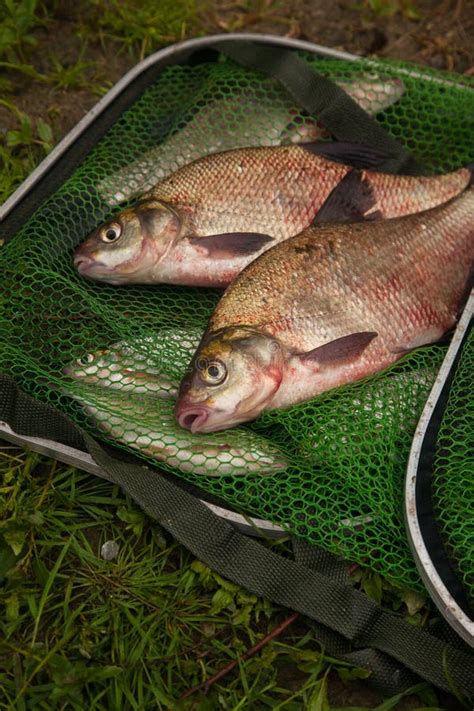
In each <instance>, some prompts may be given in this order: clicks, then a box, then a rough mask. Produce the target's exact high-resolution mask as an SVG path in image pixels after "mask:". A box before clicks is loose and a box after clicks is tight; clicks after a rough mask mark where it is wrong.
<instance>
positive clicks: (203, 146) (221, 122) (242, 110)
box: [97, 74, 405, 205]
mask: <svg viewBox="0 0 474 711" xmlns="http://www.w3.org/2000/svg"><path fill="white" fill-rule="evenodd" d="M335 83H336V84H338V85H339V86H340V87H341V88H342V89H344V90H345V91H346V93H347V94H349V96H351V97H352V98H353V99H354V101H356V102H357V103H358V104H359V106H361V107H362V108H363V109H364V110H365V111H367V112H368V113H369V114H372V115H374V114H376V113H378V112H379V111H383V110H384V109H386V108H388V107H389V106H391V105H392V104H394V103H395V102H396V101H398V100H399V99H400V98H401V97H402V96H403V94H404V92H405V87H404V85H403V82H402V81H401V80H400V79H383V78H381V77H378V76H377V75H371V74H367V75H362V76H360V77H359V78H358V79H353V80H342V79H338V80H336V82H335ZM234 92H235V93H234V95H233V96H228V97H225V98H222V99H216V98H214V99H210V100H209V102H208V103H206V105H205V106H203V107H202V108H200V109H199V110H198V111H197V112H194V113H193V114H192V116H191V118H189V120H187V122H186V123H185V124H184V126H183V125H182V117H179V119H178V120H175V122H174V123H175V125H174V126H173V128H172V131H171V135H170V136H169V137H167V138H166V140H164V141H163V142H162V143H160V144H159V145H158V146H156V147H155V148H152V149H150V150H149V151H147V152H146V153H145V154H144V155H143V157H141V158H140V159H138V160H136V161H134V162H133V163H132V164H130V165H126V166H124V167H123V168H120V169H119V170H117V171H115V172H114V173H113V174H111V175H109V176H107V178H105V179H104V180H102V181H101V182H100V183H99V184H98V186H97V188H98V191H99V193H100V195H101V196H102V197H103V199H104V200H106V201H107V202H108V203H109V204H110V205H117V204H119V203H120V202H123V201H124V200H130V199H131V198H134V197H137V196H139V195H142V194H143V193H144V192H146V191H148V190H150V189H151V188H152V187H153V186H154V185H156V183H157V181H158V180H161V179H163V178H165V177H166V176H167V175H169V174H170V173H172V172H174V171H175V170H177V169H178V168H180V167H181V166H183V165H186V164H187V163H191V162H192V161H193V160H196V159H197V158H202V157H203V156H205V155H209V154H210V153H217V152H219V151H226V150H230V149H233V148H245V147H248V146H278V145H281V144H284V143H307V142H309V141H316V140H320V139H323V138H328V134H327V133H326V132H325V131H324V129H323V128H322V127H321V126H320V125H319V124H318V123H317V121H316V120H315V119H314V118H312V117H311V116H305V115H304V114H301V112H300V111H299V110H298V109H297V108H296V107H292V106H290V105H288V104H287V103H286V102H285V100H284V98H283V97H281V98H280V97H278V96H276V95H275V94H274V92H269V93H268V94H267V95H265V94H262V95H261V96H252V95H249V93H248V91H246V90H244V89H242V90H238V89H234ZM202 100H203V99H202V98H201V101H202Z"/></svg>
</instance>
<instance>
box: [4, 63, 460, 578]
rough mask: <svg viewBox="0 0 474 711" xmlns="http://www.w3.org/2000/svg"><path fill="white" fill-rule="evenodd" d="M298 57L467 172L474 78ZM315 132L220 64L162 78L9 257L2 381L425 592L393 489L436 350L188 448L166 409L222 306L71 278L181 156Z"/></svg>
mask: <svg viewBox="0 0 474 711" xmlns="http://www.w3.org/2000/svg"><path fill="white" fill-rule="evenodd" d="M306 59H307V61H309V62H310V63H311V64H313V65H314V66H316V68H317V70H318V71H319V72H321V73H323V74H325V75H326V76H329V77H331V78H333V79H335V80H337V81H339V82H340V83H341V85H342V86H343V87H344V88H346V89H347V90H348V91H349V92H350V93H352V95H353V96H354V97H355V98H356V99H357V100H358V101H359V102H360V103H361V104H362V105H363V106H364V108H366V109H367V110H368V111H370V112H371V113H373V114H376V115H377V118H378V119H379V120H380V122H381V123H382V124H383V125H384V126H385V128H386V129H387V130H388V131H389V132H390V133H391V134H392V135H393V136H394V137H395V138H397V139H399V140H400V141H401V142H402V143H404V144H405V145H406V146H407V147H408V148H409V149H411V150H412V151H413V154H414V156H415V158H416V159H417V160H419V162H420V163H422V164H423V165H424V166H426V167H427V168H428V170H431V171H433V172H440V173H441V172H445V171H448V170H452V169H455V168H457V167H460V166H461V165H463V164H465V163H467V162H468V161H469V160H470V159H472V155H474V131H472V121H473V116H474V99H473V96H474V92H472V86H473V83H472V80H469V79H467V78H466V79H464V78H463V81H464V82H465V84H464V85H460V84H459V83H457V82H458V81H459V79H458V78H456V77H451V76H449V75H446V74H440V73H436V72H434V71H430V72H429V79H427V78H420V76H419V75H418V72H417V71H416V70H414V69H413V68H410V67H408V66H405V65H401V64H397V63H386V62H377V63H374V62H367V61H363V60H360V61H357V62H342V61H339V60H330V59H314V57H312V58H311V59H310V58H308V57H307V58H306ZM469 82H471V83H470V84H469ZM469 86H471V88H469ZM316 135H317V136H318V137H319V138H321V139H324V138H325V136H324V132H323V130H322V129H321V128H320V127H319V126H318V125H317V124H316V123H315V122H314V121H313V120H311V119H309V118H308V117H307V116H306V115H305V114H304V112H301V111H300V110H299V109H298V107H295V106H294V105H293V103H292V101H291V100H290V99H289V97H288V96H287V94H286V93H285V91H284V90H283V89H281V88H280V87H279V86H278V85H277V84H275V83H274V82H273V81H272V80H270V79H265V78H262V76H260V75H258V74H256V73H253V72H250V71H247V70H244V69H242V68H239V67H238V66H236V65H235V64H234V63H232V62H231V61H229V60H226V61H220V62H217V63H204V64H200V65H196V66H180V65H177V66H172V67H167V68H166V69H165V70H164V71H163V72H162V73H161V75H160V77H159V78H158V79H157V80H156V81H155V83H153V84H152V85H150V86H149V88H148V89H147V90H146V91H145V92H144V93H143V94H142V95H141V97H140V98H139V99H138V100H137V101H136V102H135V103H134V105H133V106H132V107H131V108H130V109H129V110H128V111H126V112H125V113H124V114H123V115H122V116H121V117H120V119H119V120H118V121H117V122H116V124H115V125H114V126H113V128H112V129H111V130H110V131H109V132H108V133H107V134H106V135H105V137H104V138H103V139H101V140H100V142H99V143H98V144H97V145H96V147H95V148H94V149H93V150H92V151H91V152H90V153H89V155H87V156H86V157H85V159H84V161H83V162H82V164H81V165H80V167H79V168H78V169H77V170H76V171H75V172H74V174H73V175H72V177H71V178H70V179H68V180H67V181H66V182H65V183H64V184H63V185H62V186H61V188H60V189H58V190H57V191H56V192H55V194H54V195H53V196H52V197H50V198H49V199H47V200H46V201H45V202H44V204H43V205H42V206H41V207H40V208H39V209H38V210H37V211H36V212H35V214H34V215H33V216H32V217H31V218H30V219H29V220H28V222H27V223H26V224H25V225H24V226H23V228H22V229H21V230H20V231H19V232H18V233H17V234H16V235H14V236H13V237H12V239H10V240H9V241H8V242H7V243H6V244H5V245H4V246H3V247H2V248H1V250H0V261H1V270H2V280H3V284H4V289H3V304H2V313H1V315H0V324H1V325H0V329H1V333H0V371H1V372H4V373H6V374H8V375H11V376H13V377H14V378H15V380H16V381H17V382H18V384H19V385H20V386H21V387H22V388H23V389H24V390H25V391H27V392H29V393H30V394H32V395H33V396H35V397H37V398H40V399H42V400H44V401H47V402H49V403H51V404H53V405H55V406H57V407H59V408H60V409H61V410H62V411H63V412H65V413H66V414H68V415H69V416H71V417H72V418H73V419H74V420H75V421H76V422H78V423H79V424H80V425H82V426H84V427H85V428H86V429H87V430H88V431H90V432H91V433H92V434H94V435H95V436H96V437H99V438H103V439H107V440H108V441H110V440H113V441H114V442H115V443H117V445H118V446H122V447H126V448H132V449H133V451H134V452H136V453H138V454H139V456H142V457H145V458H148V459H149V460H150V459H151V461H152V462H156V460H158V461H160V462H161V467H162V468H163V469H165V470H169V471H171V472H174V473H176V474H177V475H179V476H181V477H184V478H186V479H188V480H189V481H191V482H193V483H195V484H198V486H200V487H201V488H202V489H204V490H206V491H208V492H210V493H212V494H214V495H217V496H219V497H220V498H221V499H223V500H225V501H226V502H228V503H229V504H230V505H231V506H232V507H234V508H235V509H237V510H240V511H244V512H247V513H249V514H252V515H255V516H258V517H261V518H265V519H267V520H271V521H272V522H274V523H278V524H280V525H282V526H283V527H285V528H286V529H288V530H289V531H291V532H293V533H295V534H296V535H298V536H301V537H302V538H304V539H306V540H308V541H311V542H314V543H317V544H319V545H321V546H323V547H325V548H327V549H329V550H331V551H335V552H337V553H339V554H342V555H344V556H345V557H346V558H347V559H349V560H352V561H356V562H359V563H363V564H365V565H368V566H371V567H373V568H374V569H376V570H379V571H381V572H382V573H383V574H384V575H385V576H386V577H388V578H389V579H390V580H392V581H393V582H395V583H398V584H400V585H405V586H409V587H412V588H417V587H419V586H420V585H421V584H420V581H419V577H418V574H417V571H416V568H415V566H414V563H413V562H412V558H411V555H410V552H409V548H408V544H407V543H406V536H405V533H404V529H403V516H402V511H403V480H404V473H405V468H406V462H407V458H408V452H409V447H410V442H411V437H412V434H413V431H414V427H415V425H416V422H417V419H418V417H419V415H420V413H421V410H422V408H423V405H424V402H425V399H426V396H427V393H428V392H429V389H430V387H431V384H432V382H433V380H434V378H435V374H436V371H437V369H438V367H439V365H440V363H441V361H442V358H443V356H444V353H445V347H443V346H432V347H429V348H423V349H419V350H418V351H416V352H414V353H412V354H410V355H409V356H408V357H406V358H404V359H403V360H402V361H400V362H399V363H398V364H397V365H396V366H395V367H393V368H391V369H390V370H389V371H388V372H386V373H383V374H380V375H378V376H376V377H374V378H371V379H370V380H367V381H364V382H360V383H357V384H354V385H351V386H347V387H345V388H342V389H339V390H337V391H334V392H331V393H328V394H326V395H324V396H321V397H319V398H318V399H315V400H314V401H311V402H308V403H305V404H302V405H299V406H297V407H294V408H292V409H291V410H288V411H286V412H280V411H274V412H271V413H267V414H265V415H264V416H262V417H260V418H259V419H258V420H257V421H256V422H254V423H250V424H248V425H247V426H243V427H240V428H236V429H234V430H232V431H228V432H224V433H220V434H214V435H205V436H198V435H195V436H193V435H191V434H190V433H189V432H185V431H184V430H181V429H180V428H178V426H177V425H176V423H175V421H174V418H173V415H172V410H173V398H174V397H175V394H176V387H177V384H178V383H179V380H180V377H181V376H182V374H183V371H184V368H185V367H186V365H187V363H188V361H189V358H190V356H191V355H192V353H193V351H194V348H195V346H196V342H197V340H198V339H199V336H200V334H201V333H202V332H203V330H204V328H205V326H206V323H207V319H208V318H209V315H210V313H211V312H212V309H213V307H214V306H215V304H216V303H217V301H218V299H219V295H220V293H219V292H217V291H213V290H206V289H193V288H184V287H170V286H154V287H136V286H130V287H122V288H117V287H113V286H109V285H107V284H103V283H94V282H91V281H86V280H84V279H82V278H81V277H80V276H79V275H78V274H77V273H76V271H75V270H74V268H73V265H72V252H73V248H74V246H75V245H77V244H78V243H79V242H80V241H82V240H83V239H84V237H85V236H86V235H87V234H88V233H89V232H91V231H92V230H93V229H94V228H95V227H96V226H97V225H98V224H100V223H101V222H103V221H104V220H106V219H108V218H109V217H110V216H111V215H112V214H114V211H116V210H117V202H118V201H122V205H123V204H124V203H123V201H124V200H125V201H128V202H130V201H132V200H133V197H134V196H135V195H136V194H139V193H140V192H141V191H142V190H144V189H145V188H147V187H149V185H151V184H153V182H154V181H155V180H157V179H159V178H160V177H163V176H164V175H166V174H168V173H170V172H172V171H173V170H175V169H176V168H177V167H178V166H180V165H182V164H184V163H186V162H188V161H189V160H191V159H193V158H196V157H198V156H199V155H203V154H205V153H207V152H212V151H216V150H223V149H228V148H233V147H238V146H244V145H264V144H266V145H271V144H278V143H288V142H291V141H303V140H307V138H308V136H311V139H312V140H314V137H315V136H316ZM127 204H128V203H127ZM87 354H88V355H87ZM78 359H79V360H78ZM71 376H74V377H71ZM151 475H152V474H151ZM459 482H460V483H459V486H462V475H460V478H459ZM443 507H445V502H444V500H443ZM446 515H447V516H448V517H449V516H451V513H450V514H446ZM456 516H457V518H456V521H460V520H461V518H462V514H461V513H459V514H456ZM452 520H453V521H454V513H453V519H452ZM463 530H465V529H464V528H462V527H461V525H459V527H458V528H457V531H458V534H457V535H458V536H461V537H462V536H463V535H464V534H463V533H462V531H463ZM455 545H456V546H458V543H455ZM461 549H462V544H459V550H460V551H461ZM470 583H471V584H472V580H471V581H470Z"/></svg>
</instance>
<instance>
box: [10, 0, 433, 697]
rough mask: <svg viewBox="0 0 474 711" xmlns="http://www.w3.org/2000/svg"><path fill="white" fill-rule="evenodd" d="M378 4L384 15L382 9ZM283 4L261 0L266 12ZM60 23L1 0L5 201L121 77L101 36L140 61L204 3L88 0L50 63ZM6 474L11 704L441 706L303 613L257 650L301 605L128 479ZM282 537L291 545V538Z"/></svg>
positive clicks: (380, 586)
mask: <svg viewBox="0 0 474 711" xmlns="http://www.w3.org/2000/svg"><path fill="white" fill-rule="evenodd" d="M369 5H370V7H371V9H372V10H373V11H374V12H377V11H378V7H379V5H380V4H379V5H377V3H369ZM405 5H406V6H407V7H408V6H409V5H408V3H406V4H404V5H403V6H405ZM243 7H244V9H247V10H248V9H249V7H250V3H245V4H244V5H243ZM269 8H270V3H267V2H263V1H262V2H259V3H257V9H256V12H257V14H259V15H264V14H265V13H267V12H270V10H269ZM251 9H252V8H251V7H250V10H251ZM278 13H281V9H280V7H278ZM279 16H280V15H278V17H279ZM59 17H60V3H59V2H43V3H41V2H36V0H20V1H19V2H13V0H0V66H2V67H3V69H6V70H7V72H6V74H7V76H6V77H5V78H3V77H2V79H1V81H0V90H1V92H2V96H3V97H4V98H3V99H2V101H1V102H0V108H1V110H2V111H3V114H2V115H3V117H4V123H6V125H7V128H6V130H5V131H4V140H3V145H1V146H0V162H1V163H2V166H1V167H2V170H1V171H0V199H5V198H6V197H7V196H8V195H9V194H10V193H11V192H12V191H13V190H14V189H15V187H16V186H17V185H18V184H19V183H20V182H21V181H22V180H23V179H24V178H25V177H26V176H27V175H28V174H29V173H30V172H31V170H32V169H33V168H34V167H35V165H37V163H38V162H39V161H40V160H41V159H42V158H43V157H44V156H45V155H46V154H47V153H48V152H49V150H50V149H51V147H52V145H53V144H54V143H55V142H56V140H58V139H59V137H60V134H61V131H60V130H59V129H56V127H55V117H57V116H58V114H60V113H61V108H60V106H61V96H62V95H63V94H64V93H67V92H77V93H76V94H74V95H75V96H82V94H81V93H80V92H83V93H88V94H89V95H90V96H89V100H90V101H91V102H92V103H93V102H94V101H95V99H93V95H94V94H97V93H101V92H102V91H104V90H105V89H106V88H107V87H108V86H109V83H108V74H107V72H104V73H103V75H102V78H101V75H100V72H99V71H98V66H97V61H96V60H95V59H90V58H89V57H90V56H91V55H90V52H89V44H88V43H89V42H94V41H95V42H96V43H99V44H100V45H101V46H102V49H103V51H104V53H105V54H106V56H109V57H110V56H112V54H113V53H115V52H117V53H121V54H122V55H125V56H126V57H127V60H126V62H127V63H128V65H129V66H131V65H133V64H134V63H135V62H136V61H138V59H140V58H141V57H142V56H144V55H145V54H147V53H149V52H151V51H153V50H154V49H156V48H157V47H158V46H160V45H162V44H167V43H171V42H174V41H177V40H179V39H181V38H183V37H185V36H188V35H189V34H190V33H192V34H194V35H196V34H199V32H200V31H201V30H202V28H201V25H200V24H199V20H198V14H197V6H196V4H195V2H194V1H193V0H183V1H181V2H176V0H164V1H163V2H160V3H157V2H155V0H145V1H144V2H138V0H137V1H136V2H132V0H126V1H123V2H119V0H109V1H108V2H101V1H100V0H93V1H92V2H89V3H82V4H79V6H78V8H77V12H76V14H75V15H73V16H72V18H71V22H72V24H73V27H74V31H73V33H74V36H75V37H76V38H77V39H78V43H79V47H80V50H79V52H78V54H77V57H76V59H75V60H71V59H70V57H69V58H68V57H65V56H63V54H62V53H61V52H56V51H55V50H54V45H53V49H51V45H49V56H48V57H47V58H46V60H44V57H43V56H42V54H43V53H42V49H41V46H40V44H41V32H42V31H43V30H44V29H45V28H46V29H47V31H48V32H49V33H51V34H53V35H54V33H55V32H56V31H57V27H58V22H59V19H58V18H59ZM237 21H238V22H240V21H241V20H240V19H239V18H238V19H237ZM232 28H234V27H232ZM226 29H228V28H226ZM32 82H37V86H38V87H40V88H41V87H43V88H45V90H47V92H49V93H48V97H49V99H50V105H51V107H52V108H51V110H50V111H49V112H48V113H46V114H44V115H32V114H30V112H29V110H28V111H26V110H25V107H23V108H20V107H19V106H18V101H17V97H19V96H20V95H21V92H22V91H23V89H24V88H25V87H26V88H28V85H29V83H30V84H31V83H32ZM91 95H92V96H91ZM55 107H56V108H55ZM0 476H1V480H0V492H1V500H0V609H1V613H0V630H1V631H0V690H1V691H0V709H14V710H15V711H16V710H17V709H18V711H29V710H30V709H34V710H35V711H36V709H47V710H48V711H49V710H50V709H68V710H69V709H74V710H76V709H77V710H78V711H79V710H80V711H82V710H83V709H88V711H94V710H101V709H104V710H106V709H107V710H108V709H120V710H121V711H122V710H123V711H127V710H128V709H130V710H135V709H136V710H137V711H138V710H140V711H142V710H143V709H194V708H198V709H203V710H204V711H206V710H207V709H211V710H212V709H235V710H237V709H251V710H252V711H253V709H265V708H272V709H285V710H287V711H293V710H294V711H296V710H298V711H299V710H300V709H309V710H311V711H316V710H318V711H326V710H327V709H329V708H331V709H333V711H337V709H341V708H346V709H349V708H350V709H352V711H356V709H358V708H362V707H367V706H368V705H370V707H372V708H377V709H379V711H387V710H388V709H392V708H393V709H395V708H402V705H403V704H404V703H405V701H407V703H409V707H410V708H412V709H414V708H420V707H424V708H425V709H427V708H430V709H431V710H432V711H434V710H435V709H437V708H441V707H440V706H439V704H440V703H441V702H440V701H439V699H438V697H437V695H436V693H435V691H434V690H433V689H432V688H430V687H429V686H428V685H424V684H423V685H421V686H418V687H416V688H415V689H412V690H409V691H408V692H407V693H406V694H405V695H399V696H396V697H392V698H389V699H385V700H383V699H382V697H381V696H380V695H378V694H376V693H375V692H370V691H368V690H367V688H366V684H365V683H364V679H365V678H366V677H367V671H366V670H364V669H358V668H357V667H351V666H349V665H347V664H345V663H343V662H341V661H338V660H336V659H333V658H331V657H330V656H328V655H327V654H325V652H324V650H323V649H321V647H320V645H319V643H318V641H317V639H316V638H315V636H314V633H313V631H312V629H311V628H310V627H309V626H308V625H307V624H306V623H305V622H304V621H302V620H301V619H300V620H297V621H296V622H294V623H293V624H291V625H290V626H289V627H287V629H286V630H285V632H284V634H282V635H281V636H280V637H278V638H275V639H273V640H272V641H270V642H269V643H268V644H266V645H265V646H264V647H263V649H262V650H261V651H260V652H259V653H258V654H257V655H255V656H253V657H250V658H248V659H245V658H244V656H243V655H244V653H245V651H246V650H247V649H248V648H249V647H251V646H252V645H255V644H256V643H258V642H259V641H260V640H262V639H264V638H265V637H266V635H267V634H268V633H269V632H270V631H271V630H272V629H274V628H275V627H276V626H277V625H278V624H279V623H281V622H282V621H284V620H285V618H287V617H288V614H289V611H288V610H284V609H280V608H278V607H276V606H273V605H271V604H270V603H268V602H267V601H265V600H262V599H260V598H258V597H256V596H255V595H252V594H250V593H248V592H247V591H245V590H243V589H241V588H239V587H238V586H236V585H234V584H233V583H230V582H229V581H226V580H224V579H222V578H221V577H220V576H219V575H217V574H215V573H213V572H212V571H211V570H210V569H209V568H207V567H206V566H205V565H203V564H202V563H201V562H199V561H197V560H196V559H194V558H193V556H192V555H191V554H189V553H188V552H187V551H186V550H185V549H184V548H183V547H182V546H180V545H179V544H177V543H176V542H175V541H173V540H172V539H171V538H170V537H169V536H168V535H167V534H166V533H165V532H163V531H162V530H161V528H160V527H159V526H158V525H157V524H156V523H153V522H152V521H150V520H149V519H148V518H147V516H145V515H144V514H143V513H142V512H141V510H140V509H138V508H137V506H136V505H135V504H134V503H133V502H132V501H131V500H129V499H127V497H126V496H125V495H124V494H123V493H122V492H121V491H120V490H119V488H118V487H114V486H111V485H110V484H109V483H107V482H103V481H101V480H99V479H97V478H94V477H92V476H91V475H88V474H86V473H84V472H80V471H78V470H76V469H73V468H71V467H68V466H65V465H62V464H59V463H57V462H55V461H54V460H50V459H47V458H44V457H41V456H39V455H37V454H34V453H32V452H26V451H23V450H19V449H17V448H16V447H13V446H9V445H3V446H2V447H1V449H0ZM106 541H115V542H116V543H117V544H118V546H119V552H118V555H117V557H116V558H114V559H113V560H105V559H104V558H103V557H102V555H101V548H102V545H103V544H104V543H105V542H106ZM272 545H273V546H275V547H276V550H280V549H284V547H285V546H286V543H285V542H284V541H283V542H279V543H273V544H272ZM354 580H355V583H356V584H358V585H359V586H360V587H362V588H363V589H364V590H365V591H366V592H367V594H369V595H371V596H372V597H374V598H375V599H377V600H378V601H381V602H383V603H384V604H385V605H386V606H388V607H390V608H391V609H397V610H404V614H407V612H408V613H409V614H410V615H411V619H412V621H413V622H414V623H416V624H423V623H426V620H427V617H428V615H429V609H428V607H427V606H426V605H425V602H424V600H423V599H420V597H417V596H414V595H413V594H411V593H408V592H400V591H398V590H395V589H394V588H393V587H391V586H389V585H387V584H386V583H385V582H384V581H382V580H381V579H380V577H379V576H377V575H374V574H372V573H370V572H367V571H362V570H360V569H359V570H358V571H357V572H356V573H355V575H354ZM232 660H238V664H237V667H236V668H235V669H234V670H233V671H232V672H231V673H229V674H228V675H227V676H225V677H223V678H222V679H221V680H220V681H218V682H216V683H215V684H213V685H212V687H211V688H210V689H209V690H208V692H207V693H204V692H203V691H200V692H197V693H196V694H193V695H192V696H190V697H188V698H187V699H183V700H181V701H180V697H181V696H182V695H183V694H184V693H185V692H186V691H187V690H189V689H191V688H192V687H194V686H197V685H199V684H201V683H202V682H203V681H206V680H207V679H209V678H210V677H211V676H212V675H214V674H215V673H216V672H218V671H219V670H221V669H222V668H223V667H225V666H226V665H227V664H228V663H229V662H230V661H232ZM404 696H408V697H410V698H409V699H408V700H407V699H404V698H402V697H404ZM330 698H331V699H332V701H331V703H330V702H329V699H330ZM349 699H350V701H349ZM354 699H358V700H357V701H355V702H354ZM348 703H350V704H352V705H351V706H348V705H347V704H348ZM354 703H355V704H356V705H354ZM358 703H361V704H362V706H358V705H357V704H358ZM405 708H408V706H405Z"/></svg>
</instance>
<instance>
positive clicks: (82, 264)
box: [74, 254, 106, 274]
mask: <svg viewBox="0 0 474 711" xmlns="http://www.w3.org/2000/svg"><path fill="white" fill-rule="evenodd" d="M74 266H75V267H76V269H77V271H78V272H79V274H84V273H85V272H88V271H90V270H91V269H94V267H105V266H106V265H105V264H103V263H102V262H97V261H96V260H95V259H92V257H87V256H86V255H85V254H78V255H76V256H75V257H74Z"/></svg>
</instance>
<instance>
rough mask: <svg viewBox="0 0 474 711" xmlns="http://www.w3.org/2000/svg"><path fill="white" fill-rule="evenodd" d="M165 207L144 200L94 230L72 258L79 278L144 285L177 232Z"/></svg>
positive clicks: (175, 221) (170, 211)
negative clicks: (79, 275) (80, 276)
mask: <svg viewBox="0 0 474 711" xmlns="http://www.w3.org/2000/svg"><path fill="white" fill-rule="evenodd" d="M181 227H182V223H181V219H180V217H179V216H178V214H177V213H176V212H175V211H174V210H173V209H172V208H171V207H170V206H169V205H167V204H165V203H162V202H159V201H157V200H153V199H145V200H142V201H141V202H139V203H138V204H137V205H135V206H134V207H131V208H128V209H126V210H123V211H122V212H120V213H119V214H118V215H117V216H116V217H114V218H113V219H112V220H110V221H109V222H106V223H105V224H103V225H101V226H100V227H99V228H97V229H96V230H95V231H94V232H93V233H92V234H91V235H89V237H88V238H87V239H86V240H85V242H82V243H81V244H80V245H79V246H78V247H77V249H76V251H75V254H74V266H75V267H76V269H77V271H78V272H79V274H81V275H82V276H85V277H88V278H90V279H97V280H99V281H105V282H108V283H109V284H122V283H127V284H129V283H133V282H135V283H146V282H147V281H149V275H150V273H151V272H152V270H153V268H154V267H156V265H157V264H158V263H159V262H160V261H161V260H162V259H163V257H164V256H165V255H166V254H167V253H168V252H169V250H170V249H171V247H172V245H173V244H174V243H175V241H176V239H177V238H178V236H179V234H180V232H181Z"/></svg>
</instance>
